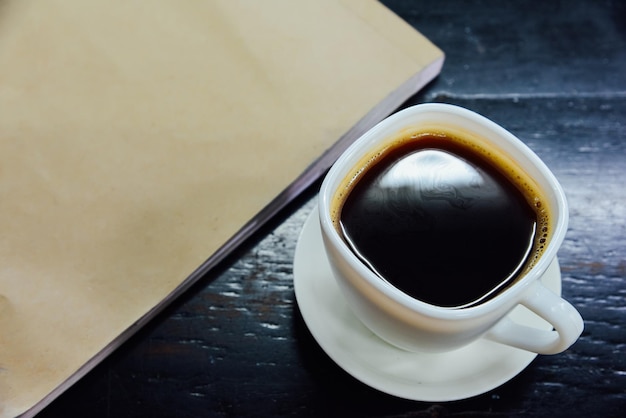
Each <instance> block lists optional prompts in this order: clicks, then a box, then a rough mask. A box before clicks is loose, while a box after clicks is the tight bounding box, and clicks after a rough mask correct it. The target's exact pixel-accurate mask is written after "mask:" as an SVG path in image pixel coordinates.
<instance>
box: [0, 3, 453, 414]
mask: <svg viewBox="0 0 626 418" xmlns="http://www.w3.org/2000/svg"><path fill="white" fill-rule="evenodd" d="M442 62H443V54H442V52H441V51H440V50H438V49H437V48H436V47H435V46H433V45H432V44H431V43H430V42H429V41H428V40H427V39H425V38H424V37H423V36H421V35H420V34H419V33H417V32H416V31H414V30H413V29H412V28H411V27H409V26H408V25H407V24H405V23H404V22H403V21H401V20H400V19H399V18H397V17H396V16H395V15H393V14H392V13H390V12H389V11H388V10H387V9H385V8H384V7H383V6H381V5H380V4H378V3H377V2H376V1H372V0H316V1H306V2H305V1H293V0H266V1H251V0H250V1H245V0H224V1H210V0H205V1H194V2H191V1H188V2H180V1H176V2H174V1H167V0H160V1H157V0H152V1H147V0H146V1H121V0H118V1H106V2H104V1H101V2H95V1H83V0H73V1H70V0H64V1H61V0H47V1H45V2H44V1H34V0H4V1H2V2H0V231H1V233H0V260H1V265H0V416H15V415H19V414H22V413H25V412H26V415H32V414H34V413H36V412H37V411H39V410H40V409H41V408H43V407H44V406H45V405H46V404H48V403H49V402H50V401H51V400H52V399H54V398H55V397H56V396H58V395H59V394H60V393H61V392H63V391H64V390H65V389H66V388H67V387H68V386H69V385H71V384H72V383H73V382H75V381H76V380H77V379H79V378H80V377H82V376H83V375H84V374H85V373H87V371H89V370H90V369H91V368H93V367H94V366H95V365H96V364H97V363H98V362H99V361H100V360H102V359H103V358H104V357H105V356H106V355H107V354H109V353H110V352H111V351H112V350H114V349H115V348H116V347H118V346H119V345H120V344H121V343H122V342H123V341H124V340H125V339H127V338H128V337H129V336H130V335H131V334H132V333H133V332H135V331H136V330H137V329H138V328H139V327H140V326H141V325H143V324H144V323H145V322H147V321H148V320H149V319H150V318H151V317H153V316H154V315H155V314H156V313H157V312H158V311H159V310H161V309H162V308H163V307H164V306H165V304H166V303H167V302H168V301H170V300H171V299H172V298H174V297H175V296H176V295H178V294H180V293H181V292H182V291H184V290H185V289H186V288H188V287H189V286H190V285H191V284H192V283H193V282H194V281H195V280H197V279H198V278H199V277H200V276H201V275H202V274H203V273H205V272H206V271H207V270H209V269H210V268H211V267H212V266H213V265H215V264H216V263H217V262H218V261H219V260H221V259H222V258H223V257H224V256H225V255H226V254H227V253H228V251H230V250H231V249H232V248H233V247H234V246H235V245H237V243H239V242H241V240H242V239H244V238H245V237H247V236H249V235H250V234H251V233H252V232H253V231H254V230H255V229H256V228H258V226H259V225H261V224H262V223H263V222H264V221H266V220H267V219H268V218H269V217H270V216H272V214H274V213H275V212H276V211H277V210H279V209H280V208H281V207H283V206H284V205H285V204H286V203H287V202H288V201H289V200H290V199H291V198H293V197H294V196H295V195H297V193H299V192H300V191H301V190H302V189H303V188H305V187H307V186H308V185H310V184H311V183H312V182H313V181H315V180H316V179H317V178H318V177H319V176H320V175H321V174H322V173H323V172H324V171H325V170H326V169H327V168H328V167H329V165H330V164H331V163H332V161H333V160H334V158H336V156H337V153H338V152H339V151H341V150H342V149H343V148H345V146H346V145H347V144H348V143H349V142H351V141H352V140H353V139H354V138H355V137H356V136H358V134H359V133H361V132H363V131H364V130H366V129H367V128H368V127H370V126H372V125H373V124H374V123H375V122H377V121H379V120H380V119H382V118H383V117H384V116H386V115H387V114H389V113H390V112H392V111H393V110H394V109H395V108H396V107H397V106H399V105H400V104H401V103H402V102H403V101H404V100H405V99H407V98H408V97H409V96H411V95H412V94H413V93H415V92H416V91H417V90H418V89H419V88H421V87H422V86H423V85H424V84H425V83H427V82H428V81H430V80H431V79H432V78H434V77H435V76H436V75H437V74H438V72H439V70H440V68H441V65H442ZM338 141H339V142H338ZM333 144H337V145H336V146H335V147H334V148H331V146H333ZM207 258H208V259H207Z"/></svg>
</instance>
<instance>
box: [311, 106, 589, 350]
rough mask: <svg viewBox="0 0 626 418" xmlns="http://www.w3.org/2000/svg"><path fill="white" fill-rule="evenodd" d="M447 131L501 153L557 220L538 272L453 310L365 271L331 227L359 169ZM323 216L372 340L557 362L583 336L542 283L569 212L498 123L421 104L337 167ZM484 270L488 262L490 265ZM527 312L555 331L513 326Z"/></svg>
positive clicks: (330, 247) (346, 287)
mask: <svg viewBox="0 0 626 418" xmlns="http://www.w3.org/2000/svg"><path fill="white" fill-rule="evenodd" d="M422 127H423V129H424V130H425V131H429V130H432V129H437V128H438V127H441V128H443V129H445V130H447V131H457V132H463V133H467V134H469V135H470V136H474V137H477V138H482V140H485V141H486V142H487V143H488V144H489V145H490V147H493V148H495V149H497V150H500V151H501V152H502V153H503V154H504V155H506V156H507V157H508V158H510V160H511V161H513V162H514V163H515V164H516V165H517V166H518V167H520V168H521V169H522V170H524V171H525V172H526V173H528V175H529V176H530V177H531V178H532V179H534V181H535V182H536V183H537V185H538V186H539V187H540V188H541V189H542V190H543V192H544V194H545V196H546V198H547V201H548V204H549V207H550V214H551V217H552V219H553V222H552V225H553V227H552V233H551V238H550V240H549V243H548V245H547V247H546V248H545V249H544V252H543V254H542V256H541V257H540V259H539V260H538V261H537V262H536V264H535V265H534V266H533V267H532V269H531V270H530V271H529V272H527V273H526V274H525V275H524V276H523V277H521V278H518V279H517V280H516V282H515V283H514V284H513V285H511V286H509V287H508V288H507V289H505V290H503V291H501V292H500V293H499V294H497V295H496V296H495V297H493V298H491V299H489V300H487V301H485V302H482V303H480V304H478V305H476V306H471V307H467V308H459V309H450V308H446V307H439V306H435V305H431V304H428V303H425V302H422V301H419V300H417V299H415V298H413V297H411V296H409V295H407V294H405V293H404V292H402V291H401V290H399V289H397V288H396V287H394V286H392V285H391V284H389V283H387V282H386V281H384V280H381V279H380V277H378V276H377V275H376V274H375V273H373V272H372V271H371V270H370V269H369V268H368V267H367V266H365V265H364V264H363V263H362V262H361V261H360V260H359V259H358V258H357V256H356V255H355V254H354V253H353V252H352V250H351V249H350V248H349V247H348V246H347V244H346V243H345V242H344V240H343V239H342V237H341V235H340V234H339V233H338V231H337V230H336V228H335V227H334V225H333V219H332V215H331V208H332V207H333V200H334V199H335V198H336V196H335V194H336V192H337V190H338V188H339V187H342V185H344V184H345V179H346V177H347V176H349V175H350V173H352V172H353V171H354V167H355V166H357V165H358V164H359V163H362V160H363V158H364V157H365V156H367V155H369V154H370V153H371V152H372V151H373V150H376V149H379V148H380V147H382V146H383V145H384V143H385V141H390V140H392V139H394V138H397V137H398V135H401V134H402V133H403V132H406V131H407V130H415V129H417V130H421V129H422ZM319 216H320V225H321V230H322V237H323V241H324V246H325V249H326V253H327V256H328V260H329V262H330V265H331V268H332V270H333V273H334V275H335V278H336V280H337V283H338V284H339V287H340V288H341V291H342V293H343V295H344V296H345V299H346V300H347V302H348V305H349V306H350V308H351V309H352V311H353V312H354V314H355V315H356V316H357V317H358V318H359V319H360V320H361V322H363V323H364V324H365V325H366V326H367V327H368V328H369V329H370V330H371V331H372V332H374V333H375V334H377V335H378V336H379V337H381V338H382V339H383V340H386V341H387V342H389V343H391V344H393V345H395V346H397V347H399V348H402V349H405V350H408V351H424V352H443V351H449V350H453V349H456V348H460V347H462V346H464V345H467V344H469V343H471V342H472V341H474V340H476V339H478V338H481V337H484V338H488V339H490V340H493V341H496V342H499V343H503V344H507V345H510V346H513V347H516V348H520V349H523V350H528V351H532V352H535V353H540V354H556V353H559V352H562V351H564V350H566V349H567V348H568V347H570V346H571V345H572V344H573V343H574V342H575V341H576V340H577V339H578V337H579V336H580V334H581V333H582V330H583V320H582V318H581V316H580V314H579V313H578V311H577V310H576V309H575V308H574V307H573V306H572V305H571V304H569V303H568V302H567V301H565V300H564V299H562V298H561V297H560V296H558V295H556V294H555V293H553V292H551V291H550V290H548V289H547V288H546V287H544V286H543V285H542V283H541V281H540V280H539V279H540V278H541V277H542V275H543V274H544V273H545V271H546V269H547V268H548V266H549V265H550V264H551V263H552V261H553V260H554V259H555V257H556V253H557V250H558V249H559V247H560V246H561V243H562V242H563V238H564V237H565V233H566V231H567V225H568V207H567V202H566V200H565V195H564V193H563V190H562V188H561V186H560V185H559V183H558V181H557V180H556V178H555V177H554V175H553V174H552V172H551V171H550V170H549V169H548V167H546V165H545V164H544V163H543V162H542V161H541V160H540V159H539V157H537V155H536V154H535V153H533V152H532V151H531V150H530V149H529V148H528V147H527V146H526V145H525V144H524V143H522V142H521V141H520V140H519V139H517V138H516V137H515V136H513V135H512V134H511V133H509V132H508V131H506V130H505V129H504V128H502V127H500V126H499V125H497V124H495V123H494V122H492V121H490V120H488V119H486V118H484V117H483V116H480V115H478V114H476V113H474V112H472V111H469V110H467V109H464V108H461V107H457V106H452V105H446V104H422V105H416V106H413V107H410V108H407V109H405V110H402V111H400V112H398V113H396V114H394V115H392V116H390V117H389V118H387V119H385V120H384V121H382V122H381V123H379V124H378V125H376V126H375V127H374V128H372V129H371V130H370V131H368V132H367V133H365V134H364V135H363V136H362V137H361V138H360V139H358V140H357V141H356V142H355V143H354V144H353V145H352V146H350V147H349V148H348V149H347V150H346V151H345V152H344V153H343V154H342V155H341V157H340V158H339V159H338V160H337V161H336V163H335V164H334V165H333V167H332V168H331V170H330V171H329V172H328V174H327V176H326V178H325V179H324V182H323V184H322V187H321V190H320V196H319ZM485 262H489V260H488V258H486V259H485ZM518 305H523V306H525V307H527V308H528V309H530V310H531V311H533V312H535V313H536V314H537V315H539V316H540V317H542V318H543V319H545V320H546V321H547V322H548V323H550V324H551V325H552V326H553V327H554V330H551V331H549V330H545V329H538V328H532V327H528V326H525V325H520V324H517V323H515V322H513V321H511V320H510V319H508V318H507V314H508V313H510V312H511V311H512V310H513V309H514V308H515V307H517V306H518Z"/></svg>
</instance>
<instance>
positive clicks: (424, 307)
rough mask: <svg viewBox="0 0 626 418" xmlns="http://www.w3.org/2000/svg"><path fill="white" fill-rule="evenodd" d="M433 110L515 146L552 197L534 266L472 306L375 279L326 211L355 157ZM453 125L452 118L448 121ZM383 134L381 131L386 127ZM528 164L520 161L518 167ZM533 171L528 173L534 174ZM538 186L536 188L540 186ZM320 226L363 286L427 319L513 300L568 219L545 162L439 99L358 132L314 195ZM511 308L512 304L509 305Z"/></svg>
mask: <svg viewBox="0 0 626 418" xmlns="http://www.w3.org/2000/svg"><path fill="white" fill-rule="evenodd" d="M428 113H431V114H439V115H442V114H443V115H449V116H453V117H455V118H457V119H456V120H460V119H462V120H465V121H471V123H474V124H477V126H482V127H483V128H484V129H487V130H488V131H490V132H492V133H493V134H495V135H497V136H498V137H501V138H503V139H504V140H505V141H506V142H507V143H509V144H510V145H511V146H512V149H514V150H515V151H518V152H520V153H521V155H522V156H523V158H522V159H524V160H526V162H527V164H532V166H533V168H534V171H535V176H536V175H537V174H539V175H541V177H542V181H541V182H542V183H543V185H544V186H545V188H547V189H548V190H546V192H548V193H550V194H551V195H552V196H553V197H554V199H553V200H554V204H553V206H554V207H552V208H551V213H552V214H553V216H554V222H553V229H554V231H553V233H552V237H551V240H550V243H549V245H548V247H547V248H546V249H545V250H544V253H543V254H542V256H541V257H540V258H539V260H538V261H537V263H536V264H535V266H534V267H533V268H532V269H531V271H530V272H529V273H527V274H526V275H525V276H524V277H523V278H521V279H519V280H517V281H516V282H515V283H514V284H512V285H511V286H509V287H508V288H506V289H505V290H503V291H501V292H500V293H499V294H498V295H497V296H496V297H493V298H491V299H489V300H487V301H484V302H481V303H479V304H477V305H474V306H470V307H466V308H462V309H459V308H448V307H442V306H437V305H433V304H430V303H427V302H423V301H421V300H419V299H416V298H413V297H412V296H409V295H407V294H406V293H404V292H402V291H401V290H399V289H398V288H396V287H394V286H393V285H391V284H389V283H387V282H386V281H384V280H381V279H380V278H379V277H378V276H377V275H376V274H375V273H373V272H372V271H371V270H370V269H369V268H368V267H366V266H365V265H364V264H363V263H362V262H361V261H360V260H359V259H358V258H357V257H356V255H355V254H354V253H353V252H352V251H351V250H350V249H349V248H348V246H347V244H346V243H345V242H344V240H343V239H342V238H341V236H340V234H339V232H338V231H337V230H336V229H335V227H334V226H333V222H332V219H331V214H330V210H329V208H330V204H331V201H332V199H333V196H334V194H335V191H336V189H337V187H338V186H339V184H340V182H341V181H342V180H343V179H344V178H345V177H346V176H347V175H348V173H349V172H350V170H351V169H352V168H353V167H354V165H355V164H356V161H358V160H359V159H360V157H362V156H364V155H365V154H366V153H367V152H368V151H370V150H372V149H373V148H375V144H376V143H380V141H384V140H385V139H386V138H389V137H390V136H391V135H393V133H392V132H393V131H395V132H396V134H397V133H398V132H399V131H401V130H402V129H403V128H406V127H407V126H409V125H410V123H411V120H413V119H415V118H416V117H418V116H421V115H424V114H428ZM453 124H454V122H453ZM388 131H389V133H386V132H388ZM511 158H512V159H513V160H515V161H516V162H518V163H519V161H518V160H519V159H518V158H515V157H513V156H511ZM526 168H528V167H527V166H524V169H526ZM535 176H533V177H535ZM544 186H542V187H544ZM318 206H319V217H320V226H321V228H322V231H323V233H324V234H325V235H326V238H327V239H328V240H329V243H330V244H331V245H332V246H333V247H334V248H335V249H336V250H338V251H339V253H340V254H341V257H343V259H344V260H346V261H348V262H349V263H350V266H351V267H352V268H353V269H355V270H356V272H357V273H358V275H359V276H360V277H361V278H362V279H363V280H362V281H363V282H364V284H366V285H367V286H369V287H373V288H374V289H376V290H377V291H378V292H379V293H380V294H381V295H384V296H385V297H386V298H387V299H388V300H390V301H392V302H395V303H399V304H400V305H401V306H403V307H404V308H407V309H409V310H411V311H419V312H420V313H421V314H425V315H428V316H430V317H432V318H440V319H453V318H459V317H460V316H463V317H477V316H481V315H484V314H488V313H490V312H493V311H494V310H497V309H499V308H502V307H503V306H505V305H507V304H509V303H511V302H514V305H515V304H516V303H515V302H517V301H518V300H519V298H521V296H522V294H523V293H524V290H525V289H527V288H528V286H530V285H531V284H532V283H534V281H535V280H537V279H539V278H541V276H542V275H543V274H544V273H545V271H546V270H547V268H548V266H549V265H550V263H551V262H552V260H553V259H554V258H555V256H556V254H557V251H558V249H559V247H560V246H561V244H562V242H563V239H564V237H565V233H566V232H567V226H568V222H569V213H568V205H567V200H566V197H565V193H564V191H563V189H562V187H561V185H560V184H559V182H558V180H557V179H556V177H555V176H554V174H553V173H552V172H551V171H550V169H549V168H548V167H547V166H546V164H545V163H544V162H543V161H542V160H541V159H540V158H539V157H538V156H537V155H536V154H535V152H534V151H532V150H531V149H530V148H529V147H528V146H527V145H526V144H525V143H523V142H522V141H521V140H520V139H518V138H517V137H516V136H515V135H513V134H512V133H510V132H509V131H507V130H506V129H504V128H503V127H501V126H500V125H498V124H496V123H495V122H493V121H491V120H489V119H487V118H486V117H484V116H482V115H480V114H478V113H476V112H474V111H471V110H469V109H466V108H463V107H460V106H456V105H451V104H444V103H426V104H418V105H414V106H411V107H408V108H406V109H403V110H400V111H399V112H397V113H395V114H393V115H391V116H389V117H388V118H386V119H384V120H383V121H381V122H380V123H378V124H377V125H376V126H374V127H373V128H372V129H370V130H369V131H367V132H366V133H365V134H363V135H362V136H361V137H360V138H359V139H357V140H356V141H355V142H354V143H353V144H352V145H351V146H350V147H348V148H347V149H346V150H345V151H344V152H343V153H342V155H341V156H340V157H339V158H338V159H337V161H336V162H335V163H334V164H333V166H332V167H331V169H330V170H329V172H328V173H327V175H326V177H325V178H324V180H323V182H322V185H321V188H320V193H319V199H318ZM511 307H513V306H511Z"/></svg>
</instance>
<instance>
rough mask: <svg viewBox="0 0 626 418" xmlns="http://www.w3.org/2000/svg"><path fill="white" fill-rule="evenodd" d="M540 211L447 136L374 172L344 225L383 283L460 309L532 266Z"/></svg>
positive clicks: (362, 181)
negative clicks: (530, 263) (531, 256)
mask: <svg viewBox="0 0 626 418" xmlns="http://www.w3.org/2000/svg"><path fill="white" fill-rule="evenodd" d="M536 210H537V208H536V207H535V204H534V203H533V202H532V201H530V200H529V198H528V196H526V195H525V194H524V193H523V192H522V191H521V190H520V187H518V185H516V184H515V183H514V182H513V181H512V180H511V179H509V178H507V176H505V175H504V174H503V172H502V170H500V169H499V168H498V167H497V166H496V165H494V164H493V163H492V162H489V161H487V160H486V159H485V158H483V157H482V156H480V155H478V154H477V153H475V152H473V151H472V150H471V149H470V148H467V147H465V146H462V145H460V144H459V143H457V142H455V141H450V140H449V138H447V137H445V136H441V135H421V136H420V138H419V140H414V141H410V142H407V143H403V144H401V145H399V146H396V147H393V148H392V149H390V150H389V151H387V152H385V153H384V155H382V156H380V157H379V158H378V160H377V161H375V163H373V164H372V165H371V166H369V167H368V168H367V169H366V170H364V172H363V174H362V175H361V176H360V178H358V179H357V180H356V181H355V182H354V184H353V185H352V187H351V190H350V191H349V193H348V194H347V195H346V197H345V200H344V202H343V206H342V208H341V210H340V217H339V223H340V229H341V233H342V235H343V237H344V239H345V240H346V242H348V244H349V246H350V247H351V249H352V250H353V252H355V253H356V254H357V255H358V256H359V258H361V259H362V260H363V262H364V263H365V264H367V265H368V266H369V267H370V269H371V270H373V271H374V272H375V273H376V274H377V275H379V276H380V277H381V279H383V280H386V281H387V282H389V283H390V284H392V285H393V286H395V287H397V288H398V289H400V290H402V291H403V292H405V293H407V294H408V295H410V296H412V297H414V298H416V299H419V300H421V301H424V302H427V303H430V304H433V305H438V306H444V307H456V308H460V307H466V306H471V305H474V304H477V303H480V302H481V301H483V300H486V299H488V298H489V297H491V296H492V295H494V294H497V293H498V292H499V291H500V290H501V289H502V288H504V287H506V286H508V285H509V284H510V283H512V282H514V280H515V278H516V277H517V276H518V275H519V274H520V272H521V271H523V270H524V269H525V265H526V264H527V261H528V259H529V256H530V255H531V254H532V253H533V252H536V249H535V248H534V246H536V245H540V244H538V242H539V240H538V239H536V238H537V237H536V230H537V219H538V216H537V212H536ZM540 230H543V232H545V227H543V226H540ZM540 233H542V231H540Z"/></svg>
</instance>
